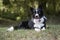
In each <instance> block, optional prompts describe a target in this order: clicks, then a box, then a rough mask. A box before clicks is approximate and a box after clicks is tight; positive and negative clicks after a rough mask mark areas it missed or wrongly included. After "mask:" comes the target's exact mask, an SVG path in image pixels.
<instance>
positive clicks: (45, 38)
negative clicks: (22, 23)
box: [0, 25, 60, 40]
mask: <svg viewBox="0 0 60 40" xmlns="http://www.w3.org/2000/svg"><path fill="white" fill-rule="evenodd" d="M6 29H7V27H0V40H60V25H48V27H47V29H46V30H45V31H40V32H36V31H34V30H28V29H26V30H24V29H20V30H15V31H13V32H7V31H6Z"/></svg>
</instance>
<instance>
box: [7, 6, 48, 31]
mask: <svg viewBox="0 0 60 40" xmlns="http://www.w3.org/2000/svg"><path fill="white" fill-rule="evenodd" d="M30 9H31V12H32V18H31V19H30V20H28V21H22V22H20V23H19V25H17V26H14V27H13V26H11V27H10V28H8V31H13V30H16V29H21V28H24V29H35V31H40V30H45V29H46V20H47V18H46V17H45V15H44V14H43V10H42V6H41V7H38V8H37V9H34V8H32V7H31V8H30Z"/></svg>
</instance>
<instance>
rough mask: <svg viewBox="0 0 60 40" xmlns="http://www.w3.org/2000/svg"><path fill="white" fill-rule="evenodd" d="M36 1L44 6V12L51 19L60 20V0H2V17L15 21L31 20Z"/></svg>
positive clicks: (0, 13) (0, 5) (0, 2)
mask: <svg viewBox="0 0 60 40" xmlns="http://www.w3.org/2000/svg"><path fill="white" fill-rule="evenodd" d="M34 1H37V2H38V3H39V4H42V6H43V12H44V13H45V15H46V16H47V18H48V19H49V21H51V19H52V20H53V18H54V20H56V19H57V20H60V19H59V17H60V15H59V14H60V0H0V17H1V18H6V19H10V20H15V21H21V20H29V19H30V17H31V12H30V7H33V3H34Z"/></svg>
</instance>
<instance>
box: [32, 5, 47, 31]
mask: <svg viewBox="0 0 60 40" xmlns="http://www.w3.org/2000/svg"><path fill="white" fill-rule="evenodd" d="M31 11H32V22H33V23H34V26H33V27H34V29H35V31H40V30H45V29H46V20H47V18H46V17H45V15H44V14H43V10H42V6H41V5H40V6H39V7H38V8H37V9H34V8H31Z"/></svg>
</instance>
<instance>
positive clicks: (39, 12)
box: [31, 6, 43, 19]
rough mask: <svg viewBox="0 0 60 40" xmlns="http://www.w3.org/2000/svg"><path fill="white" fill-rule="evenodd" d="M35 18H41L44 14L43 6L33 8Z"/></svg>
mask: <svg viewBox="0 0 60 40" xmlns="http://www.w3.org/2000/svg"><path fill="white" fill-rule="evenodd" d="M31 12H32V16H33V18H36V19H38V18H41V17H42V16H43V10H42V6H39V7H38V8H37V9H35V8H31Z"/></svg>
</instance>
